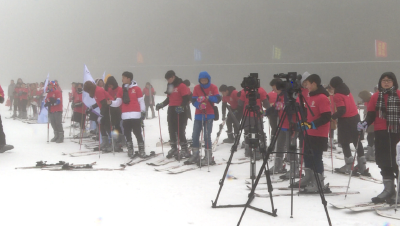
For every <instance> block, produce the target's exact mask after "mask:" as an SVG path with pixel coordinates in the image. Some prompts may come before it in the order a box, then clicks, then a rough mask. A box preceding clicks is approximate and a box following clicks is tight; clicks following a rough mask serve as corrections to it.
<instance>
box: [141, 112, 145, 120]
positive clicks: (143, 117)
mask: <svg viewBox="0 0 400 226" xmlns="http://www.w3.org/2000/svg"><path fill="white" fill-rule="evenodd" d="M145 118H146V112H144V111H142V112H141V113H140V120H142V121H143V120H144V119H145Z"/></svg>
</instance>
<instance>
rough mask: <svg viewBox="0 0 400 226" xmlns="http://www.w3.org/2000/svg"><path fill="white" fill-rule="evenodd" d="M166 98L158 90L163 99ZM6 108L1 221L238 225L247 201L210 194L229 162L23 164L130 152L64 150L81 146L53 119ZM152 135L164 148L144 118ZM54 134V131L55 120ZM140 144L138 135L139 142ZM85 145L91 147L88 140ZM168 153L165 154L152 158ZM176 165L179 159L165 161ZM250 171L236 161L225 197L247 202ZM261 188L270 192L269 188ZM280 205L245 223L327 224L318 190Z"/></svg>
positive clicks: (341, 217) (352, 218) (8, 225)
mask: <svg viewBox="0 0 400 226" xmlns="http://www.w3.org/2000/svg"><path fill="white" fill-rule="evenodd" d="M63 95H64V101H67V100H68V98H67V95H68V91H67V90H64V91H63ZM163 98H164V97H161V96H157V97H156V103H158V102H160V101H162V100H163ZM66 106H67V102H64V108H66ZM0 112H1V116H2V121H3V126H4V130H5V133H6V136H7V143H9V144H12V145H14V147H15V148H14V149H13V150H11V151H8V152H5V153H3V154H0V181H1V186H0V200H1V202H0V203H1V204H0V213H1V217H0V225H5V226H13V225H18V226H20V225H41V226H44V225H57V226H62V225H68V226H71V225H85V226H92V225H96V226H98V225H101V226H106V225H107V226H115V225H201V226H203V225H207V226H208V225H218V226H220V225H237V222H238V220H239V217H240V215H241V213H242V211H243V208H227V209H213V208H211V200H214V199H215V197H216V195H217V191H218V188H219V184H218V182H219V180H220V179H221V177H222V175H223V171H224V169H225V167H226V164H223V165H219V166H212V167H210V169H209V171H208V169H207V167H203V168H202V169H201V170H200V169H197V170H193V171H189V172H185V173H182V174H176V175H171V174H167V173H166V172H156V171H155V170H154V168H155V167H154V166H148V165H147V164H145V163H140V164H138V165H135V166H131V167H129V166H128V167H127V168H126V169H125V170H123V171H111V172H106V171H94V172H69V171H62V172H59V171H56V172H53V171H45V170H40V169H29V170H16V169H15V167H20V166H33V165H35V162H36V161H40V160H43V161H47V162H48V163H56V162H58V161H60V160H62V161H66V162H69V163H74V164H80V163H91V162H97V164H96V166H95V167H99V168H105V167H109V168H117V167H118V166H119V165H120V164H122V163H126V162H127V161H128V160H129V159H128V157H127V154H126V153H116V154H115V155H113V154H102V155H101V156H99V155H91V156H83V157H69V156H68V155H62V154H61V153H63V152H64V153H72V152H76V151H79V145H78V144H77V143H74V142H72V141H71V140H70V139H67V138H66V139H65V141H64V143H63V144H55V143H50V144H48V143H47V142H46V140H47V124H26V123H23V122H21V121H19V120H12V119H5V117H8V116H9V115H10V112H9V111H8V107H5V106H4V105H0ZM166 112H167V111H166V108H165V109H164V110H160V119H161V127H162V136H163V139H164V141H168V139H169V136H168V129H167V120H166ZM192 114H194V109H192ZM156 115H157V113H156ZM220 122H221V121H219V122H214V127H213V134H212V139H214V138H215V137H216V133H217V129H218V125H219V123H220ZM69 125H70V122H69V118H68V119H67V120H66V122H65V123H64V130H65V137H69V128H67V126H69ZM265 125H266V126H267V123H265ZM192 128H193V122H192V121H190V120H189V121H188V126H187V129H186V136H187V138H191V134H192ZM225 130H226V127H225V128H224V132H223V133H222V135H221V137H220V142H219V144H220V145H219V146H218V147H217V151H216V152H214V155H215V160H216V161H217V162H221V161H222V158H224V159H227V158H228V157H229V155H230V148H231V145H227V144H221V143H222V140H223V139H225V138H226V137H227V135H226V132H225ZM266 132H267V133H268V130H266ZM75 133H77V131H76V132H75ZM145 135H146V138H145V142H146V146H148V147H146V151H147V153H148V152H149V151H155V152H156V153H160V152H161V151H162V148H161V147H156V142H158V141H159V121H158V118H155V119H151V120H146V121H145ZM50 136H51V137H52V136H53V134H52V129H51V127H50ZM51 137H50V138H51ZM242 140H243V139H242ZM136 143H137V142H136V140H135V138H134V144H136ZM353 149H354V148H353ZM82 150H85V148H84V147H83V146H82ZM168 150H169V147H164V153H167V151H168ZM353 153H354V152H353ZM239 157H244V149H239V150H238V151H237V152H236V153H235V154H234V158H239ZM161 158H163V157H162V155H161V156H159V157H157V158H155V159H153V160H149V162H153V161H156V160H159V159H161ZM324 163H325V164H327V165H328V166H330V165H331V159H330V158H325V159H324ZM342 163H343V160H340V159H334V167H339V166H341V165H342ZM173 164H176V165H177V164H179V163H177V162H175V163H170V164H168V165H166V166H172V165H173ZM180 164H183V163H182V162H181V163H180ZM260 165H261V162H257V166H258V167H259V166H260ZM258 167H257V168H258ZM367 167H369V168H370V171H371V173H372V175H373V176H374V177H375V178H380V174H379V169H378V168H377V166H376V165H375V164H374V163H367ZM249 170H250V166H249V163H245V164H240V165H231V167H230V169H229V175H232V176H234V177H236V178H237V179H236V180H226V181H225V184H224V187H223V189H222V192H221V195H220V198H219V200H218V204H221V205H226V204H243V203H245V202H246V201H247V194H248V193H249V190H248V189H247V187H246V184H245V179H247V178H248V177H249V172H250V171H249ZM325 176H326V180H325V183H327V182H329V183H330V184H331V185H336V186H339V185H343V186H345V185H347V181H348V176H343V175H338V174H332V173H330V172H327V171H326V172H325ZM277 177H278V176H275V178H277ZM261 181H265V179H263V180H261ZM288 183H289V182H287V181H285V182H280V183H276V184H274V186H278V187H283V186H288ZM259 187H265V185H259ZM382 189H383V185H382V184H376V183H372V182H368V181H362V180H360V179H357V178H352V181H351V185H350V189H349V190H351V191H359V192H360V194H358V195H348V197H347V199H346V200H344V196H326V200H327V201H328V203H329V202H332V203H335V204H351V203H359V202H368V201H370V198H371V197H374V196H376V195H377V194H379V193H380V192H381V191H382ZM332 190H334V189H332ZM343 190H344V189H342V190H340V191H343ZM257 192H258V193H266V191H262V190H261V191H257ZM285 192H288V191H278V190H274V192H273V193H275V194H279V193H285ZM274 204H275V208H276V209H277V210H278V211H277V214H278V216H277V217H272V216H269V215H265V214H262V213H259V212H256V211H254V210H251V209H247V211H246V214H245V215H244V218H243V220H242V223H241V225H249V226H256V225H285V226H288V225H296V226H298V225H304V226H306V225H307V226H308V225H328V223H327V219H326V215H325V212H324V208H323V206H322V204H321V200H320V197H319V196H318V195H315V196H295V197H294V215H293V218H290V197H276V198H274ZM252 205H253V206H256V207H259V208H262V209H265V210H268V211H271V205H270V200H269V199H266V198H255V200H254V201H253V203H252ZM328 211H329V214H330V218H331V221H332V224H333V225H374V226H378V225H379V226H383V225H400V222H399V221H397V220H395V219H389V218H384V217H380V216H379V215H377V214H376V213H375V211H366V212H359V213H352V212H350V211H349V210H338V209H334V208H332V207H330V206H329V204H328Z"/></svg>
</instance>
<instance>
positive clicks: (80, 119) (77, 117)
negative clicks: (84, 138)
mask: <svg viewBox="0 0 400 226" xmlns="http://www.w3.org/2000/svg"><path fill="white" fill-rule="evenodd" d="M72 121H74V122H77V123H79V125H80V127H81V129H82V130H84V129H85V122H86V115H85V114H82V113H80V112H76V111H74V113H73V115H72Z"/></svg>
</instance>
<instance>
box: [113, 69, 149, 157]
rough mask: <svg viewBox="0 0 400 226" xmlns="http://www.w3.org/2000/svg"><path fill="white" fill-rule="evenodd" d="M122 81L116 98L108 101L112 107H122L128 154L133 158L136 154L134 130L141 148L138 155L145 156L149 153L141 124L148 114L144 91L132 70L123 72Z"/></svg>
mask: <svg viewBox="0 0 400 226" xmlns="http://www.w3.org/2000/svg"><path fill="white" fill-rule="evenodd" d="M122 83H123V88H122V89H120V90H119V91H118V93H117V98H116V100H114V101H108V102H107V103H108V104H110V106H111V107H114V108H119V107H120V108H121V111H122V115H121V117H122V122H123V127H124V135H125V138H126V146H127V148H128V156H129V157H131V158H132V157H134V156H135V153H134V150H133V142H132V131H133V134H135V137H136V140H137V142H138V148H139V152H138V153H136V155H138V156H139V157H140V158H145V157H146V156H147V155H146V151H145V147H144V140H143V136H142V131H141V124H142V121H143V120H144V118H145V116H146V109H145V104H144V100H143V93H142V90H141V89H140V87H139V86H138V85H137V83H136V82H135V81H133V74H132V72H129V71H125V72H124V73H122Z"/></svg>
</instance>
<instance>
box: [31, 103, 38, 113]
mask: <svg viewBox="0 0 400 226" xmlns="http://www.w3.org/2000/svg"><path fill="white" fill-rule="evenodd" d="M31 106H32V110H33V114H35V115H36V114H37V106H36V105H33V104H31Z"/></svg>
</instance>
